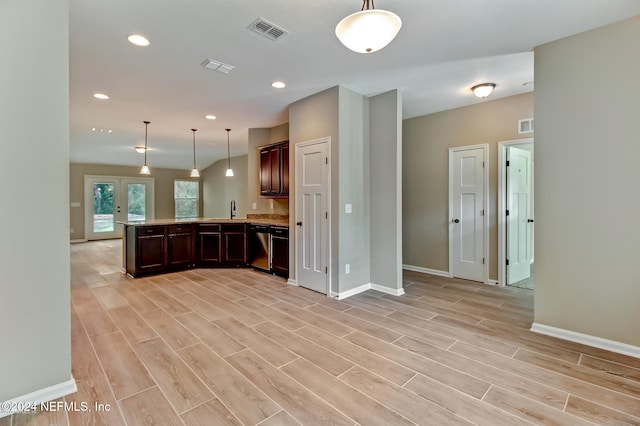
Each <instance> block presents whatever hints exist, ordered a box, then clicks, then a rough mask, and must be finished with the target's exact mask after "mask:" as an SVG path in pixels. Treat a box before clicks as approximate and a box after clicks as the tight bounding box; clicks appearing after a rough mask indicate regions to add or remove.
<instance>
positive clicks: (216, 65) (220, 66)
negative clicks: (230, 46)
mask: <svg viewBox="0 0 640 426" xmlns="http://www.w3.org/2000/svg"><path fill="white" fill-rule="evenodd" d="M200 65H202V66H203V67H205V68H209V69H210V70H214V71H218V72H221V73H224V74H229V71H231V70H232V69H234V68H235V67H234V66H233V65H229V64H225V63H223V62H220V61H214V60H213V59H205V60H204V62H203V63H202V64H200Z"/></svg>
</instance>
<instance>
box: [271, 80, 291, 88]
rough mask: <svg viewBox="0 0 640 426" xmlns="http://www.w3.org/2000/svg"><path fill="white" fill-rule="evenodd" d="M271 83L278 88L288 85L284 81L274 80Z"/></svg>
mask: <svg viewBox="0 0 640 426" xmlns="http://www.w3.org/2000/svg"><path fill="white" fill-rule="evenodd" d="M271 85H272V86H273V87H275V88H276V89H284V88H285V87H287V85H286V84H284V82H282V81H274V82H273V83H271Z"/></svg>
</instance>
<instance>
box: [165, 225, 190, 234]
mask: <svg viewBox="0 0 640 426" xmlns="http://www.w3.org/2000/svg"><path fill="white" fill-rule="evenodd" d="M192 230H193V227H192V225H169V226H168V227H167V231H168V232H169V234H185V233H190V232H191V231H192Z"/></svg>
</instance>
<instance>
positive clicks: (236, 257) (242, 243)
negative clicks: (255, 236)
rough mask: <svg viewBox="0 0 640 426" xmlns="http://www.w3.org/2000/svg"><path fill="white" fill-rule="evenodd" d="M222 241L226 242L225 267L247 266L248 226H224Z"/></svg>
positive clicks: (242, 224)
mask: <svg viewBox="0 0 640 426" xmlns="http://www.w3.org/2000/svg"><path fill="white" fill-rule="evenodd" d="M222 239H223V241H224V256H223V259H224V264H225V266H236V267H244V266H247V263H248V253H247V252H248V247H247V241H248V238H247V225H246V224H245V223H238V224H235V223H234V224H223V225H222Z"/></svg>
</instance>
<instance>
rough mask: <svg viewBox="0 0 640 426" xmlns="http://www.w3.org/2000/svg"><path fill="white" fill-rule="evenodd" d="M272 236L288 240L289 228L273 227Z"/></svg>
mask: <svg viewBox="0 0 640 426" xmlns="http://www.w3.org/2000/svg"><path fill="white" fill-rule="evenodd" d="M271 235H274V236H277V237H283V238H288V237H289V228H286V227H283V226H272V227H271Z"/></svg>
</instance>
